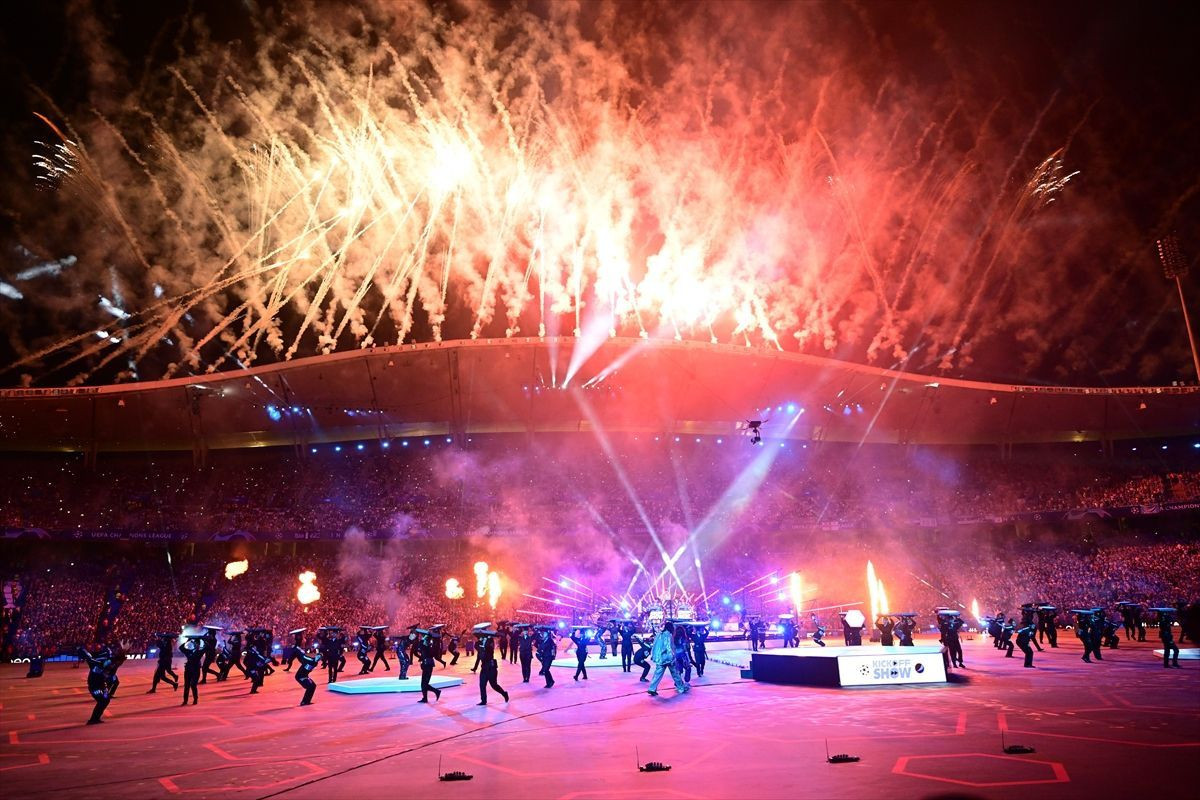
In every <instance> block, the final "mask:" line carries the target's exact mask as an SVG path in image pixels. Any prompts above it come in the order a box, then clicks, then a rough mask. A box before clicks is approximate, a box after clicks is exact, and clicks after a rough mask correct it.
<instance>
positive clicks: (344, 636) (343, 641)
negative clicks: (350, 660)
mask: <svg viewBox="0 0 1200 800" xmlns="http://www.w3.org/2000/svg"><path fill="white" fill-rule="evenodd" d="M333 631H334V635H333V649H334V651H335V652H336V653H337V673H336V674H335V675H334V679H335V680H336V679H337V676H338V675H341V674H342V673H343V672H345V671H346V646H347V645H348V644H349V642H350V634H348V633H346V631H344V630H343V629H341V628H334V629H333Z"/></svg>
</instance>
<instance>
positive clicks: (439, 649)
mask: <svg viewBox="0 0 1200 800" xmlns="http://www.w3.org/2000/svg"><path fill="white" fill-rule="evenodd" d="M429 630H430V631H432V632H433V660H434V661H436V662H438V663H439V664H441V665H442V669H445V668H446V659H444V658H442V656H443V655H444V654H445V652H446V647H445V639H444V638H443V634H444V633H445V631H446V623H444V622H439V623H438V624H437V625H430V626H429Z"/></svg>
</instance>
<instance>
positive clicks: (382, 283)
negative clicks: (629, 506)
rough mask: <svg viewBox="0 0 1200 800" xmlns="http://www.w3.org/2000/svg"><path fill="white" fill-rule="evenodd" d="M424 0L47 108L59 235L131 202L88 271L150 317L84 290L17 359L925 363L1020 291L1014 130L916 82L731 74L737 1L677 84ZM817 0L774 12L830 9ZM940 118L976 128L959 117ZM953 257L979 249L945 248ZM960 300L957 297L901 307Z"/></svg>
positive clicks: (534, 19)
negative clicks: (114, 105)
mask: <svg viewBox="0 0 1200 800" xmlns="http://www.w3.org/2000/svg"><path fill="white" fill-rule="evenodd" d="M385 5H386V4H385ZM420 5H421V4H396V9H402V10H396V11H394V12H393V13H394V14H395V15H396V17H397V18H396V19H389V20H388V24H382V25H380V26H379V27H378V28H372V27H371V22H370V21H369V20H365V19H364V20H362V25H363V26H364V28H365V29H369V32H368V30H364V31H362V32H361V33H359V34H355V35H354V38H351V37H350V36H349V35H348V34H347V33H346V32H345V31H344V30H343V29H341V28H339V27H338V26H334V25H329V26H325V25H322V24H319V23H317V22H315V21H314V19H315V18H311V17H308V16H306V15H299V18H303V19H304V24H305V25H306V26H307V27H306V28H305V29H304V30H299V29H297V28H295V27H288V25H289V24H292V23H293V22H295V20H291V21H285V22H284V23H282V25H280V26H279V27H278V30H277V31H276V32H275V33H264V34H263V35H262V40H261V41H259V42H257V43H256V45H257V48H256V57H255V60H254V62H253V64H247V65H246V66H245V68H244V69H240V70H234V72H235V73H236V75H237V77H236V78H233V77H224V78H214V77H213V76H214V74H218V73H220V74H225V71H224V70H215V69H213V64H212V60H213V59H214V58H227V57H228V49H227V48H211V49H206V48H203V47H201V48H198V49H197V52H195V53H194V54H193V55H190V56H187V57H183V58H181V60H180V61H179V62H178V63H176V64H174V65H172V66H171V67H170V68H169V69H168V71H167V74H168V76H169V77H168V80H169V81H170V83H171V86H170V91H169V92H164V95H166V96H169V97H170V98H171V100H170V102H169V103H164V102H161V101H160V100H159V98H158V97H146V98H144V99H143V104H142V105H141V106H137V105H136V104H137V99H136V98H135V99H131V100H130V102H129V103H128V104H127V105H128V106H130V107H131V108H133V113H130V114H127V115H124V116H122V117H120V118H114V119H111V120H110V119H108V118H106V117H103V116H100V115H99V113H97V114H96V115H95V117H94V118H89V119H88V120H83V121H77V120H66V119H56V120H55V121H53V122H52V121H51V120H50V118H49V117H43V120H44V121H45V123H46V124H47V126H48V131H49V132H50V134H52V135H47V137H46V138H47V139H49V140H50V141H48V142H47V143H45V144H44V145H42V146H41V148H40V151H39V155H38V156H37V159H36V163H37V166H38V168H39V171H40V182H41V183H42V184H44V185H46V186H47V187H50V188H52V189H55V190H57V191H60V192H61V193H62V200H63V205H64V214H63V215H62V219H61V220H59V219H58V218H54V219H49V220H47V221H46V222H45V227H46V230H45V231H41V233H42V234H43V238H44V239H45V240H46V241H47V242H48V243H55V242H58V241H61V240H62V232H63V231H67V230H70V227H69V226H70V223H72V222H73V221H74V220H77V219H79V218H88V216H89V215H90V216H91V217H94V218H95V219H98V220H102V221H103V223H104V224H103V225H96V226H95V227H96V237H95V238H96V239H97V240H98V243H97V245H96V248H95V249H96V252H94V253H91V254H89V255H88V256H87V257H85V258H81V260H80V264H79V266H78V267H77V269H76V271H77V272H80V273H83V274H89V271H92V272H94V274H95V276H97V277H98V276H105V277H108V278H109V280H108V282H109V283H111V284H113V285H114V287H116V288H119V289H120V294H121V296H122V297H123V298H124V300H123V301H122V302H121V303H120V304H119V310H120V311H121V313H122V314H123V315H125V316H122V317H121V319H120V325H119V327H118V329H117V330H109V329H108V328H107V327H105V325H104V324H102V323H107V322H111V320H105V319H104V318H103V316H101V315H103V314H104V313H105V312H104V311H103V310H97V309H95V308H91V309H88V308H86V307H83V306H80V308H79V309H77V310H78V311H80V312H81V313H82V314H87V313H91V314H92V315H94V316H96V317H98V319H97V320H96V321H94V322H93V321H92V320H88V322H87V323H86V330H75V331H70V332H64V333H66V334H67V335H65V336H64V337H63V338H62V339H61V340H59V341H57V342H53V343H50V344H48V345H46V346H44V347H39V348H35V349H33V350H32V351H29V349H28V348H21V352H22V353H26V354H25V355H23V356H22V357H21V358H20V359H19V360H18V361H16V362H15V363H13V364H10V365H8V366H9V367H10V368H17V367H30V366H31V365H38V366H40V367H42V368H43V369H47V370H58V369H63V368H70V369H71V370H72V372H73V374H74V377H73V378H72V379H71V382H72V383H79V382H83V381H87V380H89V379H92V377H93V376H94V375H95V374H96V372H97V370H101V371H104V372H102V373H101V374H102V375H105V376H107V375H111V373H113V372H115V371H116V370H117V369H118V368H119V369H120V372H119V373H118V374H117V378H118V379H123V378H134V377H137V374H138V373H137V367H138V365H140V364H142V363H143V360H146V361H149V362H151V363H159V362H161V363H163V364H166V365H167V366H166V367H165V368H164V370H163V372H164V375H165V376H170V375H172V374H175V373H177V372H192V373H200V372H205V371H214V370H218V369H222V368H230V367H234V366H245V365H249V364H252V363H254V362H256V361H259V360H286V359H291V358H294V357H296V356H298V355H309V354H314V353H328V352H331V351H333V350H337V349H346V348H353V347H370V346H372V345H377V344H392V343H398V342H406V341H412V340H413V339H414V338H416V337H418V336H422V337H423V336H428V337H429V338H431V339H433V340H442V339H443V338H444V337H446V338H466V337H472V338H475V337H481V336H517V335H532V334H536V335H539V336H544V335H546V334H547V332H550V334H551V335H553V334H554V333H556V332H562V333H568V332H573V333H575V334H576V335H579V336H581V337H582V336H590V333H589V332H597V333H596V336H594V337H592V338H598V339H601V340H602V339H603V338H604V337H606V336H609V337H611V336H618V335H629V336H641V337H651V336H662V337H668V338H685V337H686V338H695V339H698V340H701V341H714V342H715V341H725V342H735V343H738V344H755V345H759V346H764V347H769V348H783V347H784V346H785V345H790V346H793V347H796V346H798V347H800V348H808V347H813V348H817V349H824V350H827V351H835V350H836V351H839V352H842V351H844V348H843V345H846V344H849V345H852V346H854V347H856V348H858V352H860V353H862V354H864V355H865V357H867V358H870V359H878V358H890V357H892V356H897V357H903V355H904V354H905V352H906V345H905V344H904V342H905V341H906V340H908V341H910V342H911V341H912V340H914V339H915V338H917V337H920V338H922V339H923V341H924V342H925V344H924V345H923V346H925V347H927V348H928V350H929V351H930V352H935V351H938V350H939V349H945V348H944V346H945V345H949V344H953V346H954V347H957V346H958V343H959V339H961V338H962V335H961V328H960V327H959V324H958V323H959V321H960V319H961V317H962V312H961V311H960V310H959V309H961V308H962V307H963V304H962V303H961V300H962V298H963V296H971V295H974V294H975V293H976V292H979V293H986V292H987V291H989V290H990V289H991V288H994V287H993V286H991V285H989V282H988V281H985V280H981V279H980V274H979V273H980V270H981V269H982V270H983V271H984V272H985V273H990V272H991V270H992V265H993V264H994V263H996V262H997V259H999V260H1000V262H1002V263H1003V264H1004V265H1006V266H1008V267H1011V266H1012V264H1018V263H1021V260H1020V259H1019V258H1018V256H1019V254H1020V248H1019V247H1018V246H1015V245H1019V244H1020V243H1019V242H1016V241H1015V240H1016V239H1017V238H1018V237H1020V236H1022V235H1023V232H1022V231H1021V230H1020V226H1012V225H1007V221H1008V220H1010V219H1012V215H1011V214H1010V213H1009V212H1010V206H1007V205H1004V206H1001V205H996V206H989V205H988V204H987V203H985V202H980V201H981V199H983V198H986V197H988V196H989V195H990V194H994V193H995V191H996V187H997V186H1004V185H1007V184H1006V178H1007V176H998V175H988V176H985V177H977V176H976V173H977V172H979V169H978V166H977V164H978V161H979V158H978V154H977V153H976V152H975V148H976V147H978V146H979V145H980V143H981V142H984V141H989V139H988V136H989V135H990V133H991V132H990V131H988V130H986V129H983V128H981V129H980V130H979V131H977V132H974V133H970V132H969V135H967V136H962V135H960V134H959V133H957V132H956V133H953V134H952V135H951V134H950V133H949V131H948V130H942V129H941V128H940V127H939V124H938V123H937V122H936V121H932V122H930V123H929V125H928V126H924V125H917V126H912V125H911V124H909V121H908V120H907V115H908V114H909V111H908V108H909V106H910V105H911V104H910V103H908V102H906V100H907V93H906V89H905V87H900V86H892V85H890V84H886V85H885V86H884V87H878V86H865V85H862V84H861V82H860V79H859V77H857V76H855V75H854V74H853V73H852V72H851V71H848V70H847V71H845V72H846V75H845V77H842V76H841V73H840V72H838V71H835V72H834V73H833V74H834V75H838V77H836V78H834V77H827V76H822V77H821V78H820V79H817V78H816V77H815V76H812V75H806V74H805V73H804V72H803V68H802V67H800V66H799V64H801V63H808V62H809V61H814V60H815V61H821V62H823V61H825V58H824V57H821V58H816V59H809V58H797V59H792V60H790V61H789V59H788V58H787V54H786V53H782V52H775V53H773V54H772V56H771V57H766V56H764V58H766V60H768V61H772V62H774V61H778V62H779V64H780V67H779V72H778V74H775V71H774V70H767V71H766V72H765V73H763V74H762V75H757V76H756V75H755V74H753V71H750V70H748V71H746V73H745V74H743V75H742V76H741V77H740V79H739V80H737V81H734V80H730V81H728V83H727V84H726V83H725V82H724V81H718V82H712V79H711V78H710V77H707V76H713V75H717V74H724V72H725V70H726V69H727V64H725V61H726V60H727V59H728V56H721V59H722V63H721V64H717V63H715V62H713V61H712V59H714V58H716V56H715V55H714V54H715V53H720V52H722V51H723V50H724V48H723V47H711V46H708V45H706V44H705V42H706V41H709V40H712V41H716V40H718V39H719V37H722V36H726V35H727V34H720V33H718V32H717V31H718V30H721V29H725V28H728V29H729V30H731V31H732V30H738V31H742V30H743V28H744V26H743V21H742V20H740V19H735V18H734V17H735V16H736V15H732V14H728V13H727V11H726V10H725V9H724V5H725V4H720V3H718V4H713V5H712V7H711V8H708V9H702V10H701V11H699V12H697V14H698V15H699V16H696V18H695V19H690V18H689V17H691V16H693V15H692V14H691V12H689V13H688V14H687V15H684V16H683V17H681V18H680V19H678V20H676V22H678V29H679V31H678V36H679V41H678V42H677V43H676V44H677V45H678V46H679V47H681V48H682V49H683V50H684V51H685V52H683V53H682V56H683V57H682V58H680V59H679V61H680V64H681V65H682V67H681V69H680V70H679V72H678V74H674V75H672V77H671V79H670V80H669V81H666V82H665V83H662V82H660V81H658V80H657V79H655V80H649V79H648V76H638V75H636V74H633V73H632V72H631V70H630V68H629V67H630V64H631V63H632V62H636V61H640V60H643V58H644V57H645V55H646V54H638V53H632V52H622V51H621V49H620V48H614V47H612V46H611V45H598V43H597V42H595V41H591V40H589V41H581V40H580V38H579V37H580V36H581V34H580V33H579V31H580V29H581V28H584V27H588V26H584V25H581V24H579V23H578V21H573V22H570V23H567V22H566V21H565V20H558V21H550V20H540V19H539V18H538V16H537V15H533V14H527V13H524V12H514V13H512V14H507V15H505V14H501V15H499V16H495V15H492V14H489V13H486V12H485V11H484V10H483V9H476V11H475V12H473V13H471V14H469V15H467V18H466V19H463V20H461V21H455V22H453V23H451V22H450V21H449V20H448V19H447V18H445V16H443V15H442V13H441V12H439V11H437V10H429V9H422V8H420ZM584 5H585V6H586V5H589V4H584ZM801 5H804V4H780V7H781V10H779V12H778V13H780V14H782V15H785V18H781V19H780V20H777V21H778V22H781V23H783V22H787V23H788V24H799V23H802V22H803V21H804V20H803V15H804V14H805V13H807V12H806V11H804V10H803V9H801V8H800V6H801ZM787 6H793V7H794V9H787V8H785V7H787ZM564 8H565V7H564ZM381 13H386V12H381ZM556 13H559V12H556ZM561 13H562V14H566V15H568V16H570V15H571V14H573V13H576V12H570V11H567V10H563V11H562V12H561ZM663 13H671V12H668V11H666V10H664V11H663ZM793 15H794V17H795V18H793ZM601 16H602V17H604V16H613V17H615V18H619V17H622V16H624V15H621V14H611V15H605V14H601ZM702 20H707V22H705V21H702ZM605 24H609V23H605ZM705 26H709V27H711V28H712V30H706V29H705ZM730 26H733V27H732V28H731V27H730ZM668 27H671V26H668ZM760 27H763V28H764V29H771V28H774V27H775V26H774V25H764V26H760ZM797 29H800V28H799V27H797ZM388 31H404V33H397V34H396V35H397V36H400V37H402V38H403V40H402V41H389V40H388V39H387V36H386V34H387V32H388ZM713 37H718V39H714V38H713ZM367 38H369V39H371V40H372V41H373V42H377V43H376V44H374V45H373V46H372V47H370V48H364V47H363V46H362V44H361V42H362V41H363V40H365V39H367ZM601 38H604V39H607V38H613V39H628V38H630V37H621V36H611V32H610V35H609V36H602V37H601ZM720 40H721V41H724V39H720ZM793 45H794V46H806V47H812V48H818V47H820V45H818V44H817V43H808V44H806V45H803V44H802V43H800V42H795V43H793ZM790 46H791V45H790ZM856 55H857V54H856ZM776 57H778V58H776ZM267 65H269V67H268V66H267ZM766 73H770V74H769V75H768V74H766ZM781 85H788V86H789V91H788V92H787V93H781V92H780V89H779V87H780V86H781ZM714 93H715V94H714ZM947 94H948V95H956V94H957V95H959V96H961V94H962V93H953V92H951V93H947ZM827 96H828V97H829V101H828V102H826V97H827ZM632 97H638V98H639V99H638V101H637V102H636V103H635V102H631V100H630V98H632ZM216 98H220V100H219V101H218V100H217V99H216ZM47 105H48V106H49V105H51V103H49V102H48V103H47ZM717 107H722V108H726V107H727V108H729V109H736V110H731V111H729V112H728V113H718V112H717V111H715V110H714V109H715V108H717ZM814 107H815V108H824V109H826V111H825V113H826V114H829V115H832V116H831V117H830V118H828V119H822V118H820V115H819V114H815V113H814V115H813V116H812V117H811V118H810V117H809V116H807V115H808V114H809V113H810V111H811V109H813V108H814ZM835 109H836V110H835ZM844 113H849V114H852V115H853V116H854V119H855V122H854V124H852V125H845V124H839V123H837V122H835V121H834V118H836V117H838V116H840V115H841V114H844ZM934 113H943V114H944V115H945V121H944V122H942V123H941V125H942V126H945V128H947V129H949V127H950V123H951V121H952V120H953V119H954V118H955V117H956V116H957V115H958V114H959V109H958V108H957V107H954V108H953V109H950V108H946V109H944V110H943V111H940V112H939V111H936V110H935V112H934ZM964 116H965V115H964ZM979 116H980V117H981V118H986V114H981V115H979ZM1038 119H1039V120H1040V117H1039V118H1038ZM827 125H828V126H832V127H835V128H837V132H836V134H835V133H833V132H832V131H831V130H830V128H829V127H826V126H827ZM1035 127H1036V123H1035ZM910 129H911V130H910ZM910 135H911V136H912V137H915V138H911V139H906V137H908V136H910ZM927 139H928V140H930V141H934V140H936V147H935V148H933V150H934V153H933V157H931V158H929V159H927V160H925V159H922V160H921V161H920V162H919V163H914V162H913V161H912V158H911V154H912V152H914V151H916V152H923V151H925V150H926V148H925V146H924V145H925V142H926V140H927ZM960 140H961V141H962V144H961V145H960V144H956V143H957V142H959V141H960ZM956 148H962V149H956ZM1018 152H1023V150H1019V151H1018ZM1001 155H1009V153H1008V151H1007V150H1002V151H1001ZM1016 161H1020V159H1016ZM1063 169H1064V168H1063V166H1062V157H1061V153H1055V154H1054V155H1053V156H1051V158H1050V159H1049V160H1047V161H1046V162H1044V163H1043V164H1042V165H1041V166H1040V167H1039V168H1038V169H1037V170H1035V171H1034V176H1033V178H1032V179H1031V183H1030V186H1029V187H1027V191H1026V192H1024V194H1023V197H1024V198H1025V199H1024V200H1022V201H1021V202H1022V203H1023V204H1024V205H1025V206H1037V207H1044V206H1045V205H1046V204H1048V203H1050V202H1052V201H1053V199H1054V198H1055V197H1056V196H1057V195H1058V194H1059V193H1060V192H1061V191H1062V189H1063V187H1064V186H1065V185H1066V183H1067V182H1068V181H1069V180H1070V179H1071V178H1072V177H1073V175H1074V174H1075V173H1071V174H1064V172H1063ZM131 175H134V176H137V179H134V180H131V179H130V176H131ZM72 217H74V220H73V219H72ZM56 226H60V227H56ZM997 231H999V235H997V234H996V232H997ZM100 239H104V241H103V242H99V240H100ZM981 241H988V242H991V241H995V243H996V244H995V251H994V252H993V251H992V250H987V251H980V250H979V247H978V245H977V243H978V242H981ZM935 260H936V261H938V262H944V263H954V264H961V265H962V266H961V268H956V269H955V270H954V271H953V273H952V275H951V276H950V277H947V274H948V273H945V272H944V271H939V270H933V269H931V270H926V271H922V270H921V269H920V267H921V265H923V264H926V263H930V262H933V261H935ZM1010 262H1011V263H1010ZM163 265H169V266H163ZM997 275H998V279H1005V280H1007V278H1008V276H1007V274H1001V273H997ZM984 277H986V274H985V276H984ZM947 281H949V284H948V285H946V286H944V287H943V283H945V282H947ZM114 294H116V292H114ZM935 296H936V297H945V298H946V300H945V308H941V309H936V308H930V307H927V306H925V305H922V304H920V303H913V302H911V301H910V300H903V301H902V298H912V297H917V298H920V297H935ZM978 296H982V294H980V295H978ZM56 302H61V298H57V297H56ZM86 302H88V303H89V304H90V305H93V306H94V299H93V298H90V297H89V298H87V300H86ZM930 302H933V301H930ZM974 313H975V309H974V304H972V305H970V306H969V307H968V317H970V318H974V317H973V316H972V315H974ZM63 316H65V317H70V318H74V317H73V315H63ZM933 317H939V318H940V317H945V319H944V320H941V321H940V322H938V323H937V324H936V325H934V324H932V323H931V322H930V319H931V318H933ZM97 330H105V331H106V332H107V333H110V334H111V335H108V336H104V337H103V338H99V339H97V338H96V337H95V336H93V335H92V334H93V332H95V331H97ZM151 356H153V358H150V357H151ZM952 361H953V359H952ZM555 377H557V376H555ZM551 382H552V383H553V379H552V381H551Z"/></svg>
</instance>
